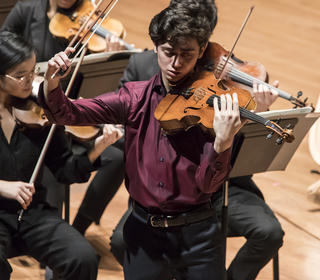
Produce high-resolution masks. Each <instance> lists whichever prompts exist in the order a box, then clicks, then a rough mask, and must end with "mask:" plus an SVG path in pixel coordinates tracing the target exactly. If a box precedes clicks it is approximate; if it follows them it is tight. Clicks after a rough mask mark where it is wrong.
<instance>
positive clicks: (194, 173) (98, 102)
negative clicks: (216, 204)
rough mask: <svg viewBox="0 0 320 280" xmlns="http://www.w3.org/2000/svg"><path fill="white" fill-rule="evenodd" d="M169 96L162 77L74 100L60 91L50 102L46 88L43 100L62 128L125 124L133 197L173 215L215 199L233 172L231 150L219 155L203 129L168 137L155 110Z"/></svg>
mask: <svg viewBox="0 0 320 280" xmlns="http://www.w3.org/2000/svg"><path fill="white" fill-rule="evenodd" d="M165 95H166V89H165V87H164V86H163V84H162V81H161V75H160V73H159V74H157V75H155V76H154V77H153V78H151V79H150V80H149V81H143V82H130V83H126V84H125V86H124V87H123V88H121V89H120V90H119V91H118V92H112V93H106V94H103V95H100V96H98V97H95V98H92V99H79V100H76V101H73V102H71V101H69V100H68V99H67V98H66V97H65V95H64V94H63V92H62V90H61V89H60V88H57V89H55V90H53V91H52V92H51V93H49V96H48V100H47V104H45V100H44V95H43V90H42V87H41V88H40V92H39V102H40V103H41V105H42V106H43V107H44V108H45V112H46V115H47V117H48V119H49V120H50V121H52V122H54V123H57V124H67V125H89V124H90V125H92V124H105V123H113V124H124V125H125V171H126V176H125V183H126V188H127V189H128V192H129V194H130V196H131V197H132V198H133V199H134V200H135V201H137V202H138V203H139V204H141V205H142V206H143V207H145V208H147V209H149V211H150V212H154V213H171V214H173V213H179V212H185V211H188V210H190V209H192V208H194V207H195V206H196V205H199V204H203V203H206V202H208V201H209V200H210V197H211V195H212V193H214V192H216V191H217V190H218V189H219V188H220V186H221V184H222V183H223V181H224V180H225V178H226V176H227V174H228V172H229V171H230V169H231V166H230V156H231V148H229V149H228V150H226V151H224V152H223V153H219V154H218V153H216V152H215V151H214V149H213V144H212V143H213V140H214V138H213V137H212V136H211V135H209V134H205V133H203V131H202V130H201V128H200V127H198V126H195V127H192V128H190V129H188V130H187V131H181V132H179V133H176V134H174V135H166V134H165V133H163V131H162V130H161V128H160V124H159V122H158V121H157V120H156V119H155V118H154V111H155V109H156V107H157V105H158V104H159V102H160V101H161V99H162V98H163V97H164V96H165ZM107 185H108V184H107V182H106V187H107Z"/></svg>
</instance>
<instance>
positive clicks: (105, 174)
mask: <svg viewBox="0 0 320 280" xmlns="http://www.w3.org/2000/svg"><path fill="white" fill-rule="evenodd" d="M119 148H121V147H119ZM119 148H118V147H116V146H115V145H111V146H109V147H107V148H106V149H105V150H104V151H103V152H102V154H101V161H102V167H100V168H99V170H98V171H97V173H96V175H95V176H94V178H93V180H92V181H91V183H90V184H89V186H88V189H87V192H86V194H85V197H84V199H83V201H82V203H81V205H80V208H79V210H78V214H81V215H82V216H84V217H86V218H87V219H89V220H90V221H94V222H95V223H96V224H99V222H100V218H101V216H102V214H103V212H104V210H105V208H106V207H107V205H108V204H109V202H110V201H111V199H112V198H113V197H114V195H115V194H116V192H117V191H118V189H119V187H120V186H121V184H122V181H123V179H124V160H123V151H122V150H121V149H119Z"/></svg>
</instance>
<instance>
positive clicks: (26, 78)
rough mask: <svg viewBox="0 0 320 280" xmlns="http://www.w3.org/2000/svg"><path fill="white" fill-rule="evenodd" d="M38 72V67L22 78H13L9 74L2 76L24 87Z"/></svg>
mask: <svg viewBox="0 0 320 280" xmlns="http://www.w3.org/2000/svg"><path fill="white" fill-rule="evenodd" d="M39 70H40V69H39V67H37V68H35V69H33V70H32V71H31V72H29V73H28V74H26V75H23V76H22V77H14V76H11V75H9V74H5V75H4V76H5V77H7V78H9V79H11V80H13V81H15V82H17V84H18V85H19V86H24V85H25V84H26V83H27V82H30V81H31V80H32V79H33V78H34V76H35V75H37V74H39Z"/></svg>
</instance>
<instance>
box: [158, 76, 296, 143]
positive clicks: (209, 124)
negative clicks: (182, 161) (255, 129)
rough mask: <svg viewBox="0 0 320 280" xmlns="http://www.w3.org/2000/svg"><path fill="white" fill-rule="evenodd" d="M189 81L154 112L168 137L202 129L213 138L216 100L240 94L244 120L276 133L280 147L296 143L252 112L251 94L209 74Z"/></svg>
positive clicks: (272, 123)
mask: <svg viewBox="0 0 320 280" xmlns="http://www.w3.org/2000/svg"><path fill="white" fill-rule="evenodd" d="M186 80H187V84H184V85H180V86H176V87H174V88H173V89H171V90H170V92H169V94H168V95H166V96H165V97H164V98H163V99H162V100H161V101H160V103H159V104H158V106H157V108H156V110H155V112H154V116H155V118H156V119H157V120H158V121H159V122H160V126H161V127H162V129H163V130H164V131H165V132H166V133H168V134H171V133H175V132H177V131H180V130H187V129H188V128H190V127H192V126H195V125H199V126H200V127H201V128H202V129H203V130H204V131H206V132H209V133H211V134H214V130H213V118H214V109H213V99H214V98H215V97H217V98H218V100H219V101H218V103H219V104H220V97H219V96H220V95H221V94H227V93H229V94H230V95H232V93H233V92H237V94H238V100H239V110H240V116H241V117H243V118H246V119H249V120H252V121H254V122H257V123H259V124H262V125H264V126H265V127H266V128H267V129H269V130H271V131H272V132H274V133H276V134H277V135H278V136H279V138H278V139H277V140H276V143H277V144H281V143H282V142H283V140H284V141H286V142H289V143H290V142H292V141H293V140H294V136H293V134H292V130H290V129H288V128H286V129H283V128H281V127H280V126H279V125H278V124H277V123H275V122H272V121H270V120H266V119H264V118H263V117H261V116H259V115H257V114H255V113H253V112H251V110H254V109H255V107H256V103H255V102H254V100H253V99H252V97H251V93H250V92H249V91H247V90H245V89H242V88H235V87H231V86H230V85H226V84H225V83H224V81H223V80H219V79H216V78H215V77H214V75H213V74H212V72H210V71H197V72H195V74H194V75H193V76H192V77H190V78H188V79H186Z"/></svg>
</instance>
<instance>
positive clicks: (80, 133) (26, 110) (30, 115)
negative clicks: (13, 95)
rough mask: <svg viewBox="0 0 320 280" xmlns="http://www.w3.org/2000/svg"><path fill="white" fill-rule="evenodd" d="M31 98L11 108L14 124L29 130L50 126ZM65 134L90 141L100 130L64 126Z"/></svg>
mask: <svg viewBox="0 0 320 280" xmlns="http://www.w3.org/2000/svg"><path fill="white" fill-rule="evenodd" d="M33 98H34V97H29V98H28V99H26V100H24V102H21V104H19V105H18V106H14V107H12V114H13V116H14V118H15V119H16V122H17V123H18V124H20V125H22V126H25V127H30V128H38V127H44V126H47V125H50V122H49V121H48V119H47V117H46V115H45V114H44V111H43V108H41V107H40V106H39V105H38V104H37V103H36V102H35V101H34V100H33ZM65 132H66V133H67V134H68V135H71V136H72V137H73V138H74V139H77V140H79V141H90V140H92V139H94V138H96V137H97V136H98V135H99V134H100V133H101V130H100V128H98V127H94V126H65Z"/></svg>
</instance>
